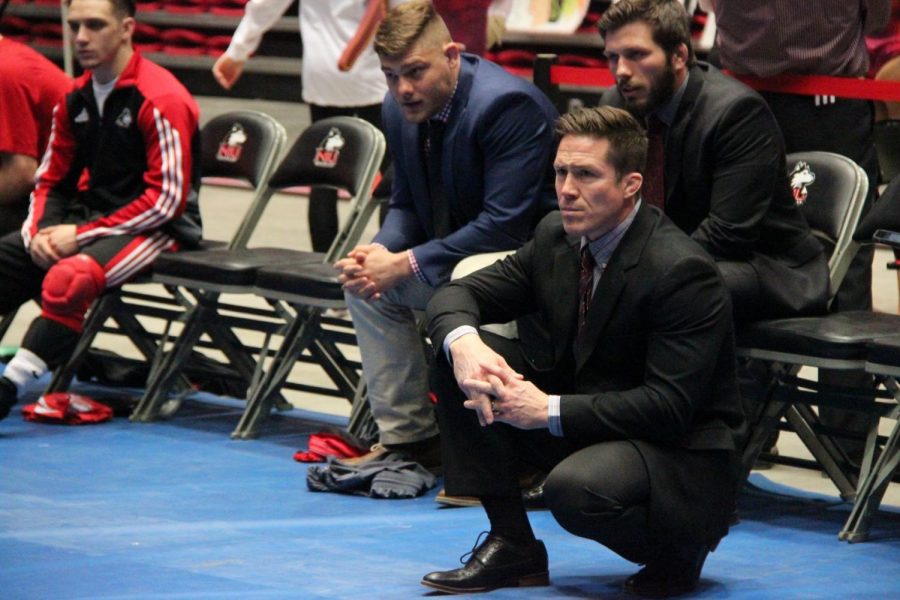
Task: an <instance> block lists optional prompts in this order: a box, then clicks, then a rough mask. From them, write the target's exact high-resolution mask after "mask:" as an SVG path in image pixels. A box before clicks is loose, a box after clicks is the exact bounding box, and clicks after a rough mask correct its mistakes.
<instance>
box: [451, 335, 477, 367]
mask: <svg viewBox="0 0 900 600" xmlns="http://www.w3.org/2000/svg"><path fill="white" fill-rule="evenodd" d="M470 333H474V334H475V335H478V330H477V329H475V328H474V327H472V326H471V325H460V326H459V327H457V328H456V329H454V330H453V331H451V332H450V333H448V334H447V337H445V338H444V356H446V357H447V362H449V363H451V364H452V363H453V359H451V358H450V344H452V343H453V342H455V341H456V340H458V339H459V338H461V337H462V336H464V335H469V334H470Z"/></svg>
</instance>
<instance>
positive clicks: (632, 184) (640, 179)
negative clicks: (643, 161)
mask: <svg viewBox="0 0 900 600" xmlns="http://www.w3.org/2000/svg"><path fill="white" fill-rule="evenodd" d="M643 183H644V176H643V175H641V174H640V173H638V172H637V171H634V172H632V173H629V174H628V175H626V176H625V194H626V195H627V196H635V197H636V196H637V195H638V192H639V191H640V189H641V185H643Z"/></svg>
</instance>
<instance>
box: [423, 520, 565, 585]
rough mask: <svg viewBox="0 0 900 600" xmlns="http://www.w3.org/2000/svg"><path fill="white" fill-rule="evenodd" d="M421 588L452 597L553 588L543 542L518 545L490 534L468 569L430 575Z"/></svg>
mask: <svg viewBox="0 0 900 600" xmlns="http://www.w3.org/2000/svg"><path fill="white" fill-rule="evenodd" d="M422 585H427V586H428V587H432V588H435V589H437V590H441V591H442V592H448V593H451V594H466V593H472V592H487V591H490V590H495V589H497V588H503V587H529V586H542V585H550V575H549V573H548V570H547V549H546V548H545V547H544V543H543V542H542V541H540V540H535V541H534V542H532V543H531V544H528V545H527V546H518V545H514V544H512V543H510V542H508V541H506V540H505V539H503V538H502V537H500V536H497V535H494V534H489V535H488V536H487V538H485V540H484V543H483V544H481V545H480V546H477V547H476V548H475V549H474V550H473V551H472V553H471V557H470V558H469V560H468V561H467V562H466V563H465V566H463V567H462V568H459V569H454V570H452V571H435V572H434V573H429V574H428V575H426V576H425V577H424V578H423V579H422Z"/></svg>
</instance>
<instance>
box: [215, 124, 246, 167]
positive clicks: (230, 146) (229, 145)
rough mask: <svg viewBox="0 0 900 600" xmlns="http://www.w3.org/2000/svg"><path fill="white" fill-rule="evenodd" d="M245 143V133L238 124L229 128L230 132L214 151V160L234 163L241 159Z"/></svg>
mask: <svg viewBox="0 0 900 600" xmlns="http://www.w3.org/2000/svg"><path fill="white" fill-rule="evenodd" d="M246 142H247V133H246V132H245V131H244V128H243V127H241V124H240V123H235V124H234V125H232V126H231V131H229V132H228V134H227V135H226V136H225V139H224V140H222V142H221V143H220V144H219V149H218V151H216V160H221V161H222V162H230V163H235V162H237V161H238V159H239V158H240V157H241V152H243V150H244V144H245V143H246Z"/></svg>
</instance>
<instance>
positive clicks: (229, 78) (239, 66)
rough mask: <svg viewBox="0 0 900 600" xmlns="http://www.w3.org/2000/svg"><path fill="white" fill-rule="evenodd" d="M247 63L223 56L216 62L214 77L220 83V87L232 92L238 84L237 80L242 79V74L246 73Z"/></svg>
mask: <svg viewBox="0 0 900 600" xmlns="http://www.w3.org/2000/svg"><path fill="white" fill-rule="evenodd" d="M246 63H247V61H244V60H235V59H233V58H230V57H228V56H225V55H224V54H223V55H222V56H220V57H219V58H218V60H216V64H214V65H213V68H212V74H213V77H215V79H216V81H218V82H219V85H221V86H222V87H223V88H225V89H226V90H230V89H231V87H232V86H233V85H234V84H235V83H237V80H238V79H240V78H241V73H243V72H244V65H245V64H246Z"/></svg>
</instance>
